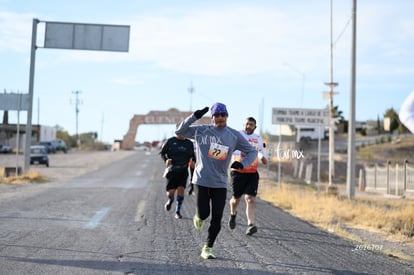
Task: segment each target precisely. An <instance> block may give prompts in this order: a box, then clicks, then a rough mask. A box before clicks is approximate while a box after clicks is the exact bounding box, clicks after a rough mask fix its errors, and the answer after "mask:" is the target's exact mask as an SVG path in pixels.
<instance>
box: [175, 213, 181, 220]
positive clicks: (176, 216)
mask: <svg viewBox="0 0 414 275" xmlns="http://www.w3.org/2000/svg"><path fill="white" fill-rule="evenodd" d="M175 218H176V219H182V218H183V216H182V215H181V214H180V212H176V213H175Z"/></svg>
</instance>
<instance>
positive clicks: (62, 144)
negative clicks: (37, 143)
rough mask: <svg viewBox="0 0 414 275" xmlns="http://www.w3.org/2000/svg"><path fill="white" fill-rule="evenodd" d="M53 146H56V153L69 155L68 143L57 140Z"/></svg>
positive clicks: (53, 142)
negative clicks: (61, 152)
mask: <svg viewBox="0 0 414 275" xmlns="http://www.w3.org/2000/svg"><path fill="white" fill-rule="evenodd" d="M51 142H52V144H53V146H55V149H56V151H63V153H65V154H66V153H67V152H68V149H67V147H66V143H65V142H64V141H63V140H61V139H55V140H52V141H51Z"/></svg>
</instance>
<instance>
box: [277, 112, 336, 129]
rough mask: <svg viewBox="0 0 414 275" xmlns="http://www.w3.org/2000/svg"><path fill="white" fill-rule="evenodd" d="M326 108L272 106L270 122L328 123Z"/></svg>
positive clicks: (292, 123)
mask: <svg viewBox="0 0 414 275" xmlns="http://www.w3.org/2000/svg"><path fill="white" fill-rule="evenodd" d="M329 117H330V116H329V110H328V109H302V108H272V124H288V125H298V124H300V125H319V126H321V125H329Z"/></svg>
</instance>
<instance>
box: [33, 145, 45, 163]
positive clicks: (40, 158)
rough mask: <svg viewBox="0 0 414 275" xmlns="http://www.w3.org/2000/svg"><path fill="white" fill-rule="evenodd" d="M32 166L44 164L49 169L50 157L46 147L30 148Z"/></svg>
mask: <svg viewBox="0 0 414 275" xmlns="http://www.w3.org/2000/svg"><path fill="white" fill-rule="evenodd" d="M30 164H44V165H46V167H49V155H48V154H47V149H46V147H45V146H43V145H33V146H30Z"/></svg>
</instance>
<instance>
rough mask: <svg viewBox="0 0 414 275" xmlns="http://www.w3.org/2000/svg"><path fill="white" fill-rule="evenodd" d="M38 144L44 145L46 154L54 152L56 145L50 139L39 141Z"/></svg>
mask: <svg viewBox="0 0 414 275" xmlns="http://www.w3.org/2000/svg"><path fill="white" fill-rule="evenodd" d="M38 145H42V146H45V147H46V150H47V153H48V154H54V153H56V147H55V145H54V144H53V143H52V142H51V141H41V142H39V143H38Z"/></svg>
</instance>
